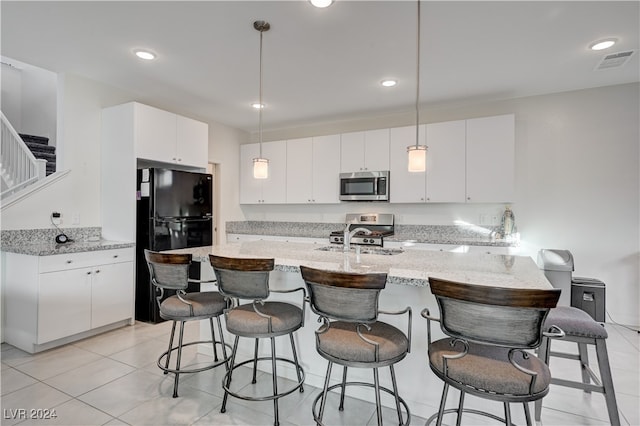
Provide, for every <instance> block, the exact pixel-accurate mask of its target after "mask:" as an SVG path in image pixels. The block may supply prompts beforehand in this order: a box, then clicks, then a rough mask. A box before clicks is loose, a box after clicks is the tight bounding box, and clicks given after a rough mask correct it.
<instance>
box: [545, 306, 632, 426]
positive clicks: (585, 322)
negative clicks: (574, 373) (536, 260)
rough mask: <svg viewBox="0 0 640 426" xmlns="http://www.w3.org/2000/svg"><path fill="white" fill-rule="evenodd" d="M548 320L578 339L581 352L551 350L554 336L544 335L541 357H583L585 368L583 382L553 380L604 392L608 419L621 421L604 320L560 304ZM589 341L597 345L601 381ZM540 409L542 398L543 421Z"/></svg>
mask: <svg viewBox="0 0 640 426" xmlns="http://www.w3.org/2000/svg"><path fill="white" fill-rule="evenodd" d="M545 324H549V325H551V324H553V325H556V326H558V327H560V328H561V329H562V330H564V332H565V337H564V338H562V340H564V341H567V342H574V343H577V345H578V354H577V355H576V354H575V353H566V352H553V351H551V340H550V339H549V338H548V337H545V338H543V339H542V344H541V345H540V355H539V356H540V358H541V359H542V361H544V362H545V363H546V364H547V365H548V364H549V361H550V357H551V356H556V357H559V358H566V359H573V360H578V361H580V368H581V372H582V382H576V381H571V380H565V379H560V378H557V377H553V378H552V379H551V384H553V385H559V386H567V387H571V388H575V389H582V390H584V391H585V392H587V393H590V392H591V391H594V392H600V393H602V394H604V398H605V401H606V403H607V411H608V413H609V421H610V422H611V424H612V425H614V426H615V425H619V424H620V416H619V414H618V404H617V403H616V394H615V391H614V389H613V380H612V378H611V368H610V366H609V355H608V353H607V342H606V339H607V337H608V334H607V330H605V328H604V326H603V325H602V324H600V323H598V322H596V321H595V320H594V319H593V318H592V317H591V316H589V314H587V313H586V312H584V311H582V310H580V309H578V308H574V307H569V306H559V307H557V308H555V309H552V310H551V312H550V313H549V316H548V317H547V319H546V322H545ZM587 345H594V346H595V348H596V356H597V357H598V367H599V370H600V378H601V379H602V381H600V380H599V379H598V377H597V376H596V374H595V373H594V372H593V370H592V369H591V367H590V366H589V354H588V351H587ZM590 380H593V382H594V384H591V383H590ZM541 412H542V400H540V401H536V404H535V418H536V421H540V416H541Z"/></svg>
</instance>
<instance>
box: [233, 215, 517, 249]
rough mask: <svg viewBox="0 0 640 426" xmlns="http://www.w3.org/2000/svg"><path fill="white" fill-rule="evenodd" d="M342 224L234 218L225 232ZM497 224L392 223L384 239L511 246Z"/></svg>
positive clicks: (322, 233) (311, 232) (287, 231)
mask: <svg viewBox="0 0 640 426" xmlns="http://www.w3.org/2000/svg"><path fill="white" fill-rule="evenodd" d="M343 228H344V223H313V222H274V221H238V222H227V223H226V232H227V233H228V234H240V235H242V234H244V235H265V236H266V235H272V236H282V237H303V238H305V237H306V238H326V239H327V241H328V240H329V234H330V233H331V232H332V231H339V230H341V229H343ZM497 229H498V228H497V227H480V226H476V225H472V224H464V225H399V224H396V225H395V235H394V236H392V237H386V238H385V241H393V242H401V243H402V242H407V241H411V242H414V243H426V244H457V245H473V246H491V247H515V246H517V245H518V242H517V241H511V240H510V241H507V240H496V239H495V238H493V237H492V235H495V232H496V231H497Z"/></svg>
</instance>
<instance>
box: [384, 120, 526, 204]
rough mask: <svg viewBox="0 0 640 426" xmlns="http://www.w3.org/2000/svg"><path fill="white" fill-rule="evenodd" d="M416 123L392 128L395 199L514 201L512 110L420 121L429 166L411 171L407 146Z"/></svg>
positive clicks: (412, 136)
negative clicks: (504, 112)
mask: <svg viewBox="0 0 640 426" xmlns="http://www.w3.org/2000/svg"><path fill="white" fill-rule="evenodd" d="M415 131H416V128H415V126H407V127H397V128H393V129H391V144H390V146H391V152H390V156H389V157H390V164H391V168H390V171H391V177H390V184H391V187H390V190H389V192H390V201H391V202H392V203H423V202H441V203H464V202H468V203H501V202H509V201H513V194H514V171H515V156H514V152H515V135H514V115H513V114H509V115H502V116H495V117H485V118H475V119H470V120H458V121H448V122H442V123H433V124H427V125H426V126H425V125H421V126H420V133H419V143H420V144H425V145H427V146H428V150H427V171H426V172H425V173H411V172H408V171H407V153H406V148H407V146H409V145H412V144H415V138H416V136H415Z"/></svg>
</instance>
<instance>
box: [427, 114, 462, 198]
mask: <svg viewBox="0 0 640 426" xmlns="http://www.w3.org/2000/svg"><path fill="white" fill-rule="evenodd" d="M426 131H427V132H426V135H427V138H426V141H425V143H426V145H427V146H428V150H427V193H426V194H427V201H429V202H442V203H464V201H465V194H466V190H465V182H466V180H465V177H466V172H465V168H466V167H465V139H466V127H465V121H464V120H459V121H447V122H444V123H434V124H427V126H426Z"/></svg>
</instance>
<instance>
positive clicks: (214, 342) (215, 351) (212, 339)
mask: <svg viewBox="0 0 640 426" xmlns="http://www.w3.org/2000/svg"><path fill="white" fill-rule="evenodd" d="M209 325H210V326H211V343H212V344H213V360H214V361H218V349H216V333H214V332H213V317H212V318H209Z"/></svg>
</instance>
